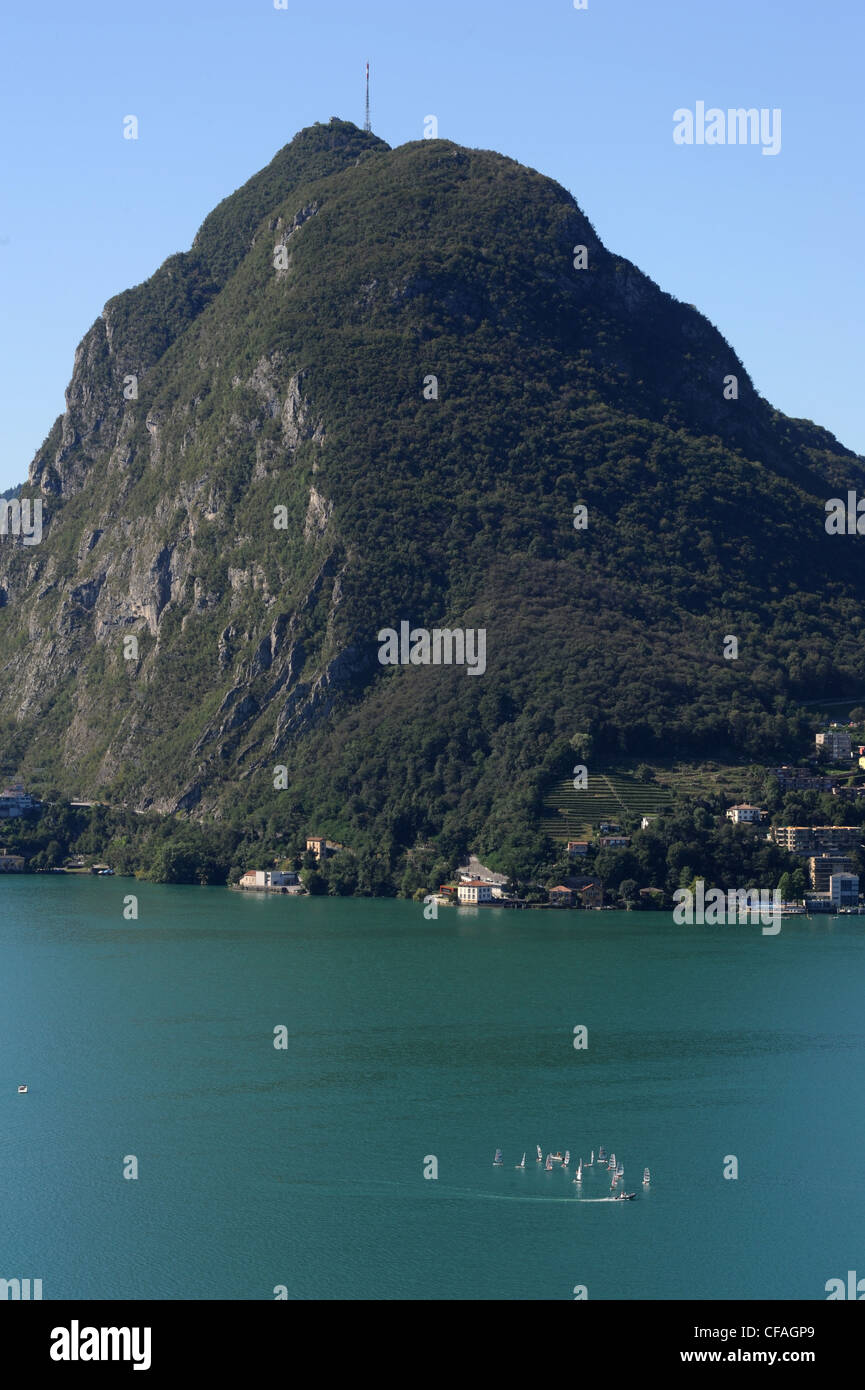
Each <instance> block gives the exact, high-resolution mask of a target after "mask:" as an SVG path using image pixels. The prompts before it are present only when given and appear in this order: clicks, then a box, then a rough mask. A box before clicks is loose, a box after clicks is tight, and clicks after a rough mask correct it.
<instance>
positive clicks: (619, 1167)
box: [616, 1163, 625, 1178]
mask: <svg viewBox="0 0 865 1390" xmlns="http://www.w3.org/2000/svg"><path fill="white" fill-rule="evenodd" d="M624 1176H625V1165H624V1163H617V1164H616V1177H617V1178H623V1177H624Z"/></svg>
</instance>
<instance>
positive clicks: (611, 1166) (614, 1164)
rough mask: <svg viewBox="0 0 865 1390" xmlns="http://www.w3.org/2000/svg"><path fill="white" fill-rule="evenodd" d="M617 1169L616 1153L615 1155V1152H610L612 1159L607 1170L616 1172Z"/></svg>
mask: <svg viewBox="0 0 865 1390" xmlns="http://www.w3.org/2000/svg"><path fill="white" fill-rule="evenodd" d="M615 1171H616V1155H615V1154H610V1161H609V1163H608V1164H607V1172H608V1173H615Z"/></svg>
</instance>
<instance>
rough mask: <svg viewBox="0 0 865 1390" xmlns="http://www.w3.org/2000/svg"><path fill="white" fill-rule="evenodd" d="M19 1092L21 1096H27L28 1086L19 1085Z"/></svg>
mask: <svg viewBox="0 0 865 1390" xmlns="http://www.w3.org/2000/svg"><path fill="white" fill-rule="evenodd" d="M18 1094H19V1096H26V1094H27V1087H26V1086H19V1087H18Z"/></svg>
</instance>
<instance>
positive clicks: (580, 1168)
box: [574, 1159, 583, 1182]
mask: <svg viewBox="0 0 865 1390" xmlns="http://www.w3.org/2000/svg"><path fill="white" fill-rule="evenodd" d="M582 1181H583V1160H582V1159H580V1161H579V1163H578V1164H577V1171H576V1173H575V1174H574V1182H582Z"/></svg>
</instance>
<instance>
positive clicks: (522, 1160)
mask: <svg viewBox="0 0 865 1390" xmlns="http://www.w3.org/2000/svg"><path fill="white" fill-rule="evenodd" d="M516 1166H517V1168H525V1166H526V1156H525V1154H523V1156H522V1159H521V1161H520V1162H519V1163H518V1164H517V1165H516Z"/></svg>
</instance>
